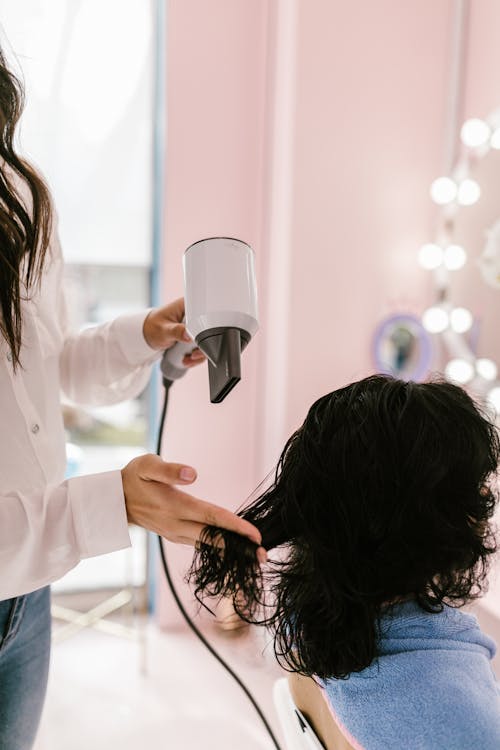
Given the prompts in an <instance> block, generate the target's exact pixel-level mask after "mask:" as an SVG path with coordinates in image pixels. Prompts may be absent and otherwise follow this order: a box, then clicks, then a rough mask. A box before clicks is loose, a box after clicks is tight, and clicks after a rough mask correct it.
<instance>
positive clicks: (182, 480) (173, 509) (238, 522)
mask: <svg viewBox="0 0 500 750" xmlns="http://www.w3.org/2000/svg"><path fill="white" fill-rule="evenodd" d="M183 318H184V300H183V299H182V298H181V299H178V300H176V301H175V302H172V303H171V304H170V305H166V306H165V307H161V308H157V309H156V310H152V311H151V312H150V313H149V314H148V316H147V317H146V319H145V321H144V326H143V334H144V338H145V340H146V342H147V344H148V345H149V346H150V347H151V348H152V349H158V350H160V351H164V350H166V349H169V348H170V347H171V346H174V345H175V344H176V343H177V342H178V341H190V340H191V339H190V336H189V334H188V333H187V331H186V327H185V325H184V324H183V323H182V322H181V321H182V320H183ZM204 361H205V356H204V355H203V354H202V352H201V351H200V350H199V349H197V348H196V349H194V350H193V352H192V353H191V355H186V357H184V360H183V364H184V365H185V366H186V367H195V366H196V365H198V364H200V363H201V362H204ZM195 479H196V471H195V469H193V468H192V467H191V466H185V465H183V464H176V463H166V462H165V461H163V460H162V459H161V458H160V457H159V456H156V455H154V454H148V455H145V456H139V457H138V458H134V459H133V460H132V461H131V462H130V463H129V464H127V466H126V467H125V468H124V469H122V481H123V491H124V494H125V504H126V507H127V517H128V520H129V521H130V522H131V523H134V524H137V525H138V526H143V527H144V528H145V529H149V530H150V531H154V532H156V533H157V534H160V536H163V537H165V539H169V540H170V541H171V542H177V543H179V544H191V545H194V544H196V542H197V541H198V539H199V538H200V535H201V532H202V530H203V528H204V527H205V526H219V527H222V528H225V529H228V530H229V531H235V532H236V533H238V534H241V535H243V536H246V537H248V538H249V539H251V540H252V541H253V542H255V543H256V544H260V543H261V535H260V532H259V531H258V530H257V529H256V528H255V526H252V524H250V523H248V521H245V520H244V519H242V518H240V517H239V516H236V515H235V514H234V513H231V511H229V510H226V509H225V508H220V507H219V506H217V505H213V504H211V503H207V502H205V501H203V500H198V499H197V498H195V497H193V496H192V495H188V494H187V493H185V492H182V491H181V490H179V489H177V488H176V487H174V486H173V485H179V484H180V485H189V484H191V483H192V482H194V480H195Z"/></svg>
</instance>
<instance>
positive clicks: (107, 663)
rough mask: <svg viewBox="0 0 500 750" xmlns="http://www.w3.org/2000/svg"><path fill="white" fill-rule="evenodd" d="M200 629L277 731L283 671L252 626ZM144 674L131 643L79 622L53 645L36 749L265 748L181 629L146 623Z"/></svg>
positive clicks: (236, 698)
mask: <svg viewBox="0 0 500 750" xmlns="http://www.w3.org/2000/svg"><path fill="white" fill-rule="evenodd" d="M203 630H204V632H205V635H206V636H207V637H208V638H209V639H210V641H211V642H212V643H213V645H215V647H216V648H217V649H218V650H219V651H220V652H221V654H222V655H223V656H224V657H226V658H227V660H228V661H229V663H230V665H231V666H232V667H233V669H235V670H236V671H237V672H238V673H239V674H240V676H242V677H243V679H244V680H245V682H246V683H247V684H248V687H249V688H250V690H251V691H252V692H253V693H254V694H255V697H256V698H257V700H258V702H259V703H260V704H261V706H262V707H263V708H264V709H265V711H266V714H267V717H268V720H269V721H270V723H271V725H272V727H273V731H275V733H276V734H278V739H280V740H281V739H282V738H281V737H280V735H279V732H280V729H279V726H278V722H277V718H276V715H275V713H274V707H273V705H272V699H271V690H272V685H273V683H274V681H275V680H276V679H277V678H278V677H279V676H280V672H279V669H278V668H277V666H276V664H275V661H274V657H273V655H272V650H271V649H270V648H269V647H267V648H266V641H268V640H269V639H268V637H267V636H266V635H265V634H264V633H263V632H262V631H260V630H259V631H257V629H255V628H252V629H245V630H244V631H238V632H237V633H234V632H233V633H228V634H225V633H222V632H221V631H220V630H219V629H217V628H216V627H215V626H214V625H212V624H211V623H209V622H204V625H203ZM145 633H146V664H147V672H146V674H141V661H142V651H141V648H142V647H141V646H140V645H139V644H138V643H135V642H132V641H127V640H125V639H122V638H119V637H116V636H112V635H108V634H105V633H99V632H97V631H95V630H91V629H86V630H83V631H81V632H80V633H78V634H77V635H74V636H72V637H71V638H69V639H68V640H66V641H64V642H62V643H59V644H56V645H55V646H54V649H53V658H52V666H51V675H50V681H49V690H48V697H47V703H46V707H45V711H44V716H43V718H42V725H41V728H40V733H39V737H38V741H37V743H36V745H35V750H87V748H92V750H110V749H113V748H116V750H118V748H119V749H120V750H132V748H133V749H134V750H136V749H137V748H141V750H147V749H149V748H155V750H156V748H165V750H174V749H175V750H177V748H179V749H181V748H182V750H191V749H192V750H194V749H195V748H200V747H203V749H204V750H234V749H235V748H237V749H238V750H271V749H272V748H273V747H274V745H273V744H272V743H271V741H270V740H269V738H268V736H267V735H266V733H265V731H264V729H263V728H262V725H261V723H260V720H259V719H258V717H257V715H256V713H255V710H254V708H253V707H252V706H251V705H250V703H249V702H248V700H247V698H246V697H245V696H244V695H243V693H242V691H241V689H240V688H239V687H238V686H237V685H236V684H235V683H234V682H233V680H232V679H231V678H230V677H229V675H227V673H226V672H225V671H224V670H223V669H222V667H220V665H219V664H218V663H217V662H216V661H215V660H214V659H213V657H212V656H211V655H210V654H209V653H208V652H206V650H205V649H204V647H203V646H202V645H201V644H200V643H199V642H198V641H197V640H196V639H195V637H194V636H193V635H192V634H191V633H190V632H189V631H188V630H178V631H176V632H170V633H162V632H160V631H159V629H158V628H157V627H156V625H155V624H154V623H153V622H147V623H146V626H145Z"/></svg>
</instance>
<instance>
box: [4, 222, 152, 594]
mask: <svg viewBox="0 0 500 750" xmlns="http://www.w3.org/2000/svg"><path fill="white" fill-rule="evenodd" d="M63 265H64V264H63V258H62V254H61V249H60V246H59V242H58V240H57V234H56V232H55V231H54V233H53V237H52V241H51V246H50V248H49V252H48V255H47V258H46V264H45V267H44V271H43V275H42V281H41V285H40V288H39V289H37V290H33V291H32V296H31V299H30V300H28V301H23V303H22V316H23V345H22V349H21V365H22V368H18V369H17V371H16V373H15V374H14V371H13V367H12V357H11V356H10V352H9V350H8V347H7V345H6V343H5V341H4V340H3V339H2V340H1V341H0V419H1V423H0V600H2V599H8V598H10V597H13V596H18V595H20V594H24V593H28V592H30V591H34V590H35V589H37V588H40V587H41V586H44V585H46V584H47V583H50V582H51V581H54V580H55V579H57V578H59V577H60V576H62V575H63V574H64V573H66V572H67V571H68V570H70V568H72V567H74V566H75V565H76V564H77V563H78V561H79V560H80V559H82V558H84V557H92V556H94V555H100V554H102V553H105V552H113V551H114V550H118V549H122V548H124V547H127V546H129V545H130V538H129V534H128V524H127V516H126V509H125V502H124V497H123V488H122V481H121V473H120V471H119V470H117V471H111V472H106V473H101V474H91V475H87V476H83V477H75V478H72V479H68V480H67V481H63V479H64V474H65V465H66V451H65V435H64V427H63V421H62V413H61V406H60V393H61V390H62V391H63V392H64V393H65V394H66V395H67V396H68V397H69V398H70V399H71V400H72V401H74V402H76V403H80V404H87V405H100V404H113V403H116V402H118V401H122V400H124V399H127V398H133V397H134V396H136V395H138V394H139V393H140V392H141V391H142V390H143V388H144V387H145V386H146V384H147V381H148V378H149V375H150V369H151V367H150V365H151V364H152V362H154V361H155V360H156V359H158V357H159V353H158V352H157V351H154V350H153V349H151V348H150V347H149V346H148V344H147V343H146V341H145V339H144V336H143V333H142V328H143V322H144V318H145V315H146V312H142V313H140V314H132V315H125V316H121V317H119V318H117V319H116V320H115V321H113V322H111V323H106V324H104V325H99V326H96V327H94V328H88V329H86V330H84V331H81V332H79V333H76V332H71V331H70V330H69V329H68V316H67V312H66V300H65V297H64V292H63V286H62V281H63ZM120 468H121V467H120Z"/></svg>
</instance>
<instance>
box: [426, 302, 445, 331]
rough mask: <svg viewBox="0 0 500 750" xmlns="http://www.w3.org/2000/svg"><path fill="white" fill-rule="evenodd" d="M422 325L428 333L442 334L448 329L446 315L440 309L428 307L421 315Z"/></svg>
mask: <svg viewBox="0 0 500 750" xmlns="http://www.w3.org/2000/svg"><path fill="white" fill-rule="evenodd" d="M422 323H423V326H424V328H425V329H426V330H427V331H429V333H442V331H444V330H445V329H446V328H448V324H449V318H448V313H447V312H446V310H443V308H442V307H429V308H428V309H427V310H426V311H425V312H424V314H423V315H422Z"/></svg>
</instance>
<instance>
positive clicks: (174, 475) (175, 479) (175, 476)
mask: <svg viewBox="0 0 500 750" xmlns="http://www.w3.org/2000/svg"><path fill="white" fill-rule="evenodd" d="M148 459H149V460H148V461H147V462H145V466H144V468H143V467H142V466H141V467H140V469H139V474H140V476H141V478H142V479H145V480H147V481H154V482H161V483H162V484H191V483H192V482H194V480H195V479H196V477H197V473H196V469H193V467H192V466H188V465H186V464H177V463H172V462H168V461H164V460H163V459H162V458H160V457H159V456H153V455H151V456H148ZM187 497H190V496H189V495H188V496H187Z"/></svg>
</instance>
